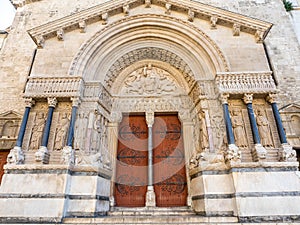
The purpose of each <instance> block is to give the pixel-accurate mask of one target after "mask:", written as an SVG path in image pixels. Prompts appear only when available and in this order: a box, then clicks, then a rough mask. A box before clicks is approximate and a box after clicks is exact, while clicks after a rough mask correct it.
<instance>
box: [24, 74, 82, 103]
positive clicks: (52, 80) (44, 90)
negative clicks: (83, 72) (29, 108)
mask: <svg viewBox="0 0 300 225" xmlns="http://www.w3.org/2000/svg"><path fill="white" fill-rule="evenodd" d="M82 85H83V80H82V78H81V77H31V78H29V81H28V82H27V84H26V90H25V97H31V98H36V97H41V98H45V97H75V96H80V94H81V90H82Z"/></svg>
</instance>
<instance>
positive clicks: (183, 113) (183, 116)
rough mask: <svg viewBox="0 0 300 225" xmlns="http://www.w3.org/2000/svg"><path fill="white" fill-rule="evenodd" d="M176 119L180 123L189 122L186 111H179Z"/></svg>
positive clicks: (189, 117) (189, 116)
mask: <svg viewBox="0 0 300 225" xmlns="http://www.w3.org/2000/svg"><path fill="white" fill-rule="evenodd" d="M178 117H179V120H180V121H181V122H190V121H191V115H190V113H189V111H188V110H179V112H178Z"/></svg>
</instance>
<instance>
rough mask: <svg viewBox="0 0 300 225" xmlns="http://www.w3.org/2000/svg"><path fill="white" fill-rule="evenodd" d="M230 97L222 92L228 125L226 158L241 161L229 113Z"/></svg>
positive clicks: (225, 118) (224, 112)
mask: <svg viewBox="0 0 300 225" xmlns="http://www.w3.org/2000/svg"><path fill="white" fill-rule="evenodd" d="M228 98H229V94H222V96H221V101H222V105H223V114H224V120H225V126H226V136H227V141H228V150H227V153H226V160H227V161H240V160H241V152H240V151H239V148H238V147H237V146H236V145H235V140H234V134H233V129H232V123H231V118H230V114H229V107H228Z"/></svg>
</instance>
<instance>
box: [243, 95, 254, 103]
mask: <svg viewBox="0 0 300 225" xmlns="http://www.w3.org/2000/svg"><path fill="white" fill-rule="evenodd" d="M243 101H244V102H245V104H250V103H252V101H253V94H244V98H243Z"/></svg>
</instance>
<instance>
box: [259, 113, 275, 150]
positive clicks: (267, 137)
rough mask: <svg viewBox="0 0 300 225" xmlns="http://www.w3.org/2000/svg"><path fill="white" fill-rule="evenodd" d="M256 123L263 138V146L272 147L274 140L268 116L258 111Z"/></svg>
mask: <svg viewBox="0 0 300 225" xmlns="http://www.w3.org/2000/svg"><path fill="white" fill-rule="evenodd" d="M256 122H257V126H258V131H259V135H260V138H261V144H262V145H263V146H267V147H272V146H273V143H272V138H271V133H270V123H269V121H268V119H267V117H266V116H264V114H263V112H262V111H261V110H260V109H258V110H257V117H256Z"/></svg>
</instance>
